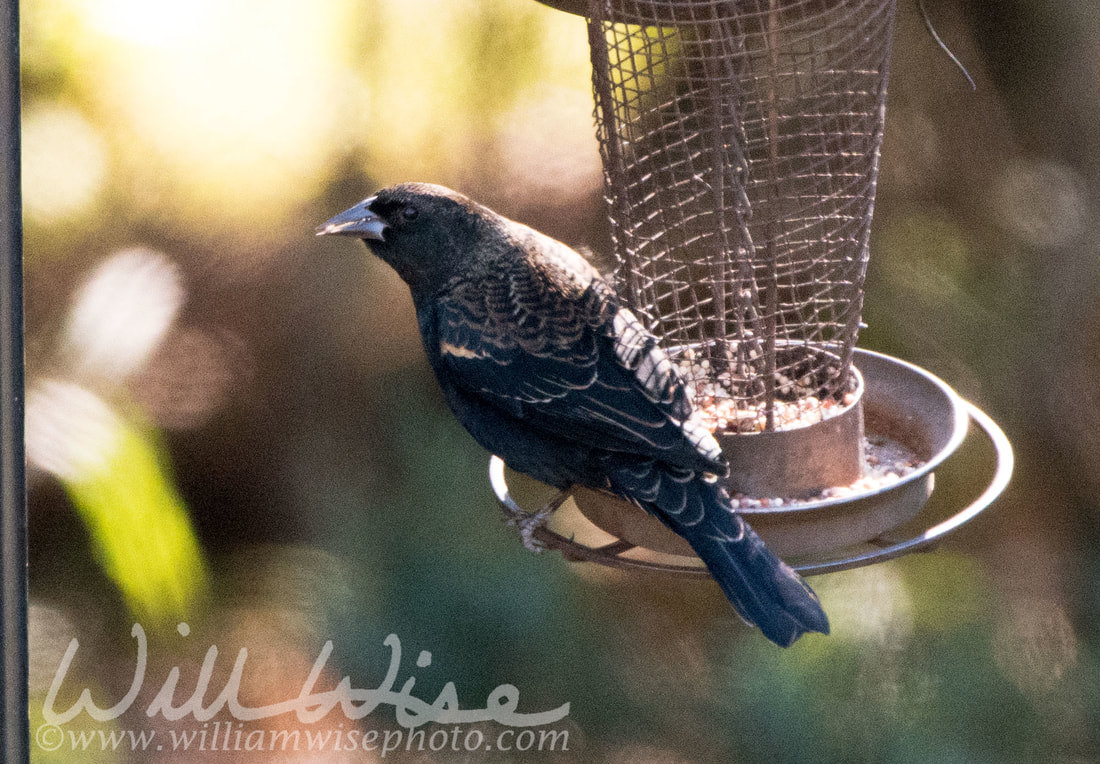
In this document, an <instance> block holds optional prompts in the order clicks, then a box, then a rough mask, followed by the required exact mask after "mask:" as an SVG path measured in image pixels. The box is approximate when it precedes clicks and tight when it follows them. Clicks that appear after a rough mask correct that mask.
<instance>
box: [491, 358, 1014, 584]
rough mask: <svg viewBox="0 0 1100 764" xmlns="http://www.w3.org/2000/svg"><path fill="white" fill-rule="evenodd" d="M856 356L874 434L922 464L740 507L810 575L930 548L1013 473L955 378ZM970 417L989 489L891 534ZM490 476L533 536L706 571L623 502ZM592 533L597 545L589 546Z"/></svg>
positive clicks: (595, 552) (996, 432) (592, 553)
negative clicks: (987, 446) (937, 517)
mask: <svg viewBox="0 0 1100 764" xmlns="http://www.w3.org/2000/svg"><path fill="white" fill-rule="evenodd" d="M855 361H856V364H857V366H858V368H859V369H860V370H861V371H862V373H863V378H864V381H865V384H866V391H865V396H864V410H865V413H866V428H867V432H868V433H869V436H870V437H871V438H876V439H885V440H886V441H887V442H894V443H896V444H898V445H900V446H902V447H904V448H905V449H906V450H908V451H911V452H913V453H915V454H916V455H917V456H918V457H919V458H920V459H921V464H920V466H919V467H917V468H915V469H913V470H911V471H910V472H909V473H908V474H905V475H902V476H900V477H899V479H898V480H897V481H895V482H893V483H891V484H889V485H885V486H882V487H877V488H874V489H871V490H866V491H862V492H859V491H857V492H854V493H853V494H851V495H849V496H839V497H835V498H825V499H817V500H811V501H805V502H797V503H786V502H785V503H784V504H783V505H782V506H768V507H763V506H762V507H757V508H742V509H739V510H738V511H739V512H740V513H741V514H742V515H743V516H744V517H745V518H746V519H747V520H748V521H749V523H750V524H751V525H752V526H753V527H754V528H755V529H756V530H757V532H758V533H759V534H760V536H761V537H762V538H763V539H764V541H765V542H766V543H767V544H768V546H769V547H770V548H771V549H772V550H773V551H774V552H775V553H776V554H779V555H780V556H784V557H788V558H798V561H799V564H796V565H794V567H795V569H796V570H798V571H799V572H800V573H803V574H804V575H810V574H819V573H828V572H835V571H839V570H847V569H850V568H855V567H861V566H864V565H869V564H872V563H876V562H881V561H883V560H888V559H892V558H894V557H898V556H901V555H903V554H906V553H908V552H912V551H916V550H918V549H923V548H926V547H928V546H929V545H931V544H932V543H933V542H935V541H937V540H938V539H940V538H942V537H943V536H945V535H947V534H948V533H950V532H951V531H953V530H955V529H957V528H958V527H960V526H961V525H963V524H964V523H966V522H968V521H970V520H971V519H973V518H974V517H976V516H977V515H978V514H979V513H981V512H982V511H983V510H984V509H986V508H987V507H988V506H989V505H990V504H991V503H992V502H993V501H994V500H995V499H996V498H997V497H998V496H999V495H1000V494H1001V492H1002V491H1003V490H1004V488H1005V487H1006V486H1007V484H1008V480H1009V477H1010V476H1011V473H1012V467H1013V454H1012V447H1011V445H1010V444H1009V442H1008V439H1007V438H1006V437H1005V435H1004V433H1003V432H1002V431H1001V430H1000V428H999V427H998V426H997V425H996V424H995V423H994V422H993V421H992V420H991V419H989V417H988V416H986V415H985V414H984V413H983V412H981V411H980V410H979V409H977V408H976V407H975V406H973V405H972V404H970V403H967V402H966V401H964V400H962V399H961V398H960V397H959V396H958V395H957V394H956V393H955V392H954V391H953V390H952V389H951V388H950V387H949V386H948V385H947V384H946V383H944V382H943V381H941V380H940V379H938V378H936V377H935V376H933V375H931V374H929V373H928V372H926V371H924V370H923V369H920V368H919V367H916V366H914V365H912V364H909V363H906V362H904V361H900V360H898V359H895V358H891V357H890V356H886V355H882V354H879V353H873V352H869V351H866V350H857V351H856V354H855ZM970 420H973V421H974V422H975V423H976V424H977V425H978V426H979V428H980V429H981V430H982V432H984V434H985V435H986V437H987V438H988V440H989V442H990V443H991V445H992V447H993V449H994V451H995V454H996V466H995V468H994V470H993V474H992V475H991V477H990V479H989V483H988V485H987V487H986V489H985V490H984V491H983V492H982V494H981V495H980V496H979V497H978V498H977V499H976V500H975V501H974V502H973V503H971V504H970V505H969V506H967V507H966V508H964V509H963V510H961V511H959V512H957V513H956V514H955V515H953V516H952V517H950V518H948V519H947V520H944V521H942V522H939V523H937V524H936V525H934V526H932V527H930V528H927V529H926V530H923V531H921V532H918V533H915V534H913V535H911V536H910V537H908V538H904V539H891V538H889V537H888V536H887V535H886V534H888V533H889V532H890V531H892V530H894V529H896V528H898V527H899V526H902V525H903V524H905V523H907V521H910V520H912V519H914V518H915V517H916V516H918V515H919V514H920V513H921V510H922V509H923V508H924V506H925V503H926V501H927V499H928V498H929V497H930V496H931V494H932V489H933V485H934V470H935V469H936V468H937V467H938V466H940V465H941V464H942V463H943V462H944V461H945V460H946V459H947V458H948V457H949V456H951V455H952V454H953V453H954V452H955V451H956V449H958V447H959V446H960V445H961V444H962V442H963V440H964V439H965V438H966V434H967V427H968V422H969V421H970ZM749 437H752V436H749ZM490 480H491V482H492V484H493V490H494V492H495V493H496V495H497V499H498V500H499V501H500V503H501V505H502V507H503V508H504V510H505V512H506V513H507V514H508V515H510V516H512V517H514V518H518V519H519V524H520V525H524V524H530V527H529V529H528V531H527V533H528V535H529V536H530V537H532V538H534V539H535V540H536V541H537V542H539V543H541V544H542V545H544V546H546V547H548V548H551V549H557V550H559V551H561V552H562V554H563V555H564V556H565V557H567V558H568V559H572V560H583V561H588V562H597V563H602V564H605V565H610V566H613V567H626V568H641V569H650V570H659V571H665V572H679V573H703V574H705V572H706V571H705V568H703V567H702V564H701V562H700V561H699V560H698V559H697V558H695V557H694V556H693V555H692V554H691V550H690V549H689V548H688V547H687V545H686V543H685V542H684V541H683V540H682V539H680V538H679V537H678V536H676V535H675V534H673V533H672V532H671V531H669V530H667V529H666V528H665V527H664V525H662V524H661V523H660V521H658V520H657V519H656V518H654V517H652V516H650V515H648V514H647V513H646V512H645V511H643V510H641V509H639V508H637V507H635V506H633V505H631V504H629V503H627V502H625V501H623V500H621V499H618V498H616V497H613V496H610V495H608V494H603V493H601V492H599V491H593V490H591V489H585V488H574V489H572V490H570V491H564V492H561V493H559V494H558V495H557V496H555V497H553V499H552V500H551V501H550V502H548V503H547V505H546V507H547V508H549V511H548V512H540V511H534V512H532V511H528V510H524V509H523V508H522V507H521V506H520V505H519V504H517V503H516V501H515V500H514V499H513V498H512V496H511V495H510V492H509V487H508V483H507V478H506V476H505V472H504V464H503V462H502V461H501V460H500V459H498V458H497V457H493V460H492V463H491V464H490ZM558 516H560V517H561V518H563V523H561V524H559V523H557V522H554V523H553V525H554V528H553V529H552V528H551V527H550V524H547V522H546V521H547V519H549V518H551V517H554V518H557V517H558ZM563 526H564V527H563ZM578 539H581V540H580V541H578ZM591 539H594V540H595V541H594V543H585V540H591Z"/></svg>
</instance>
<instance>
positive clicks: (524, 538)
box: [501, 497, 564, 554]
mask: <svg viewBox="0 0 1100 764" xmlns="http://www.w3.org/2000/svg"><path fill="white" fill-rule="evenodd" d="M562 501H564V497H558V498H555V499H553V500H552V501H550V502H548V503H547V504H546V505H545V506H543V508H542V509H540V510H538V511H537V512H527V511H525V510H523V509H519V508H518V507H516V508H513V507H509V506H507V505H501V510H502V511H503V512H504V524H505V525H507V526H509V527H510V528H517V529H519V540H520V542H522V544H523V548H524V549H526V550H527V551H529V552H534V553H535V554H539V553H541V552H544V551H546V549H547V546H546V543H545V542H543V541H542V540H541V539H538V538H536V536H535V534H536V533H537V532H538V530H539V529H540V528H543V527H545V525H546V520H547V518H549V517H550V515H552V514H553V513H554V511H555V510H557V508H558V507H560V506H561V503H562Z"/></svg>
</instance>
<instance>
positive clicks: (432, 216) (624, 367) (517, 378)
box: [317, 183, 829, 647]
mask: <svg viewBox="0 0 1100 764" xmlns="http://www.w3.org/2000/svg"><path fill="white" fill-rule="evenodd" d="M317 233H318V235H323V234H338V235H341V236H354V237H357V238H359V239H363V240H364V241H365V242H366V244H367V246H368V247H369V248H370V250H371V251H372V252H374V254H376V255H377V256H378V257H380V258H382V259H383V260H384V261H386V262H387V263H389V264H390V265H391V266H392V267H393V268H394V269H395V270H396V271H397V273H398V274H399V275H400V276H401V278H402V279H403V280H404V281H405V283H407V284H408V286H409V289H410V290H411V292H412V298H413V302H414V304H415V306H416V317H417V321H418V323H419V325H420V335H421V338H422V339H423V341H424V347H425V349H426V350H427V353H428V359H429V360H430V362H431V365H432V369H433V370H434V371H435V374H436V377H437V378H438V380H439V384H440V385H441V387H442V388H443V394H444V396H445V398H446V400H447V403H448V404H449V405H450V407H451V410H452V411H453V412H454V413H455V415H456V416H457V417H458V419H459V421H461V422H462V424H463V425H465V427H466V429H467V430H469V431H470V434H472V435H473V436H474V438H475V439H476V440H477V441H478V443H480V444H481V445H482V446H483V447H485V448H486V449H488V450H489V451H491V452H492V453H494V454H496V455H498V456H500V457H501V458H502V459H504V461H505V463H506V464H508V466H510V467H511V468H512V469H515V470H518V471H519V472H523V473H525V474H527V475H530V476H531V477H533V478H535V479H536V480H540V481H542V482H544V483H548V484H550V485H553V486H557V487H559V488H567V487H569V486H570V485H574V484H580V485H584V486H589V487H592V488H598V489H603V490H606V491H610V492H611V493H614V494H617V495H619V496H622V497H624V498H626V499H628V500H629V501H631V502H633V503H634V504H636V505H637V506H639V507H641V508H642V509H644V510H646V511H647V512H650V513H651V514H653V515H655V516H657V517H658V518H660V519H661V521H663V522H664V523H665V525H667V526H668V527H669V528H671V529H672V530H673V531H675V532H676V533H678V534H680V535H681V536H683V537H684V539H686V540H687V542H688V543H689V544H690V545H691V547H692V549H694V550H695V552H696V554H698V555H699V557H700V558H701V559H702V560H703V562H704V563H706V565H707V568H708V569H709V570H710V573H711V575H713V576H714V578H715V580H716V581H717V582H718V585H719V586H721V588H722V591H724V592H725V594H726V596H727V597H728V598H729V600H730V602H731V603H733V606H734V608H736V609H737V612H738V613H740V614H741V616H742V617H743V618H744V619H745V620H746V621H748V622H749V623H751V624H755V625H757V626H758V627H760V630H761V631H762V632H763V633H764V635H765V636H766V637H767V638H768V639H770V640H772V641H773V642H775V643H776V644H779V645H781V646H784V647H786V646H789V645H791V644H792V643H793V642H794V641H795V640H796V639H798V637H799V636H801V635H802V634H803V633H804V632H807V631H818V632H822V633H826V634H827V633H828V631H829V622H828V619H827V618H826V616H825V612H824V611H823V610H822V609H821V605H820V603H819V602H818V599H817V597H816V595H815V594H814V593H813V591H812V590H811V589H810V587H809V586H807V585H806V583H805V582H804V581H803V580H802V579H801V578H800V577H799V575H798V574H797V573H795V572H794V570H792V569H791V568H790V567H789V566H788V565H786V564H785V563H784V562H782V561H781V560H780V559H779V558H777V557H776V556H775V555H773V554H772V553H771V552H770V551H768V549H767V548H766V547H765V546H764V542H763V541H762V540H761V539H760V537H759V536H757V535H756V533H755V532H754V531H753V530H752V528H750V527H749V526H748V524H747V523H746V522H745V521H744V520H743V519H742V518H741V517H740V516H739V515H738V514H737V513H736V512H734V510H733V509H731V506H730V500H729V496H728V494H727V493H726V491H725V489H724V488H723V487H722V486H721V484H720V482H719V477H722V476H725V475H727V474H728V473H729V467H728V465H727V463H726V461H725V459H724V457H723V456H722V452H721V449H720V448H719V446H718V443H717V441H716V440H715V439H714V437H713V436H712V435H711V434H710V432H708V431H707V430H706V429H705V428H704V427H703V426H702V425H701V424H699V423H698V421H697V420H696V419H695V418H694V417H693V416H692V405H691V401H690V400H689V398H688V394H687V389H686V387H685V385H684V382H683V380H682V379H681V378H680V376H679V374H678V373H677V371H676V369H675V367H674V365H673V363H672V362H671V360H670V359H669V356H668V354H667V353H666V352H665V351H664V350H663V349H662V348H661V347H660V345H658V344H657V340H656V339H655V338H654V336H653V335H652V334H650V333H649V331H647V330H646V329H645V327H644V326H643V325H642V324H641V323H640V322H639V321H638V319H637V318H635V317H634V315H633V314H632V313H631V312H630V310H628V309H627V308H625V307H623V306H621V305H620V304H619V301H618V299H617V298H616V296H615V292H614V290H613V289H612V288H611V287H610V286H609V285H608V284H607V282H606V281H604V279H603V278H601V276H600V275H599V273H597V271H596V270H595V268H593V267H592V266H591V265H589V263H588V262H587V261H585V259H584V258H582V257H581V256H580V255H579V254H577V253H576V252H574V251H573V250H572V249H570V248H569V247H567V246H565V245H564V244H562V243H561V242H559V241H556V240H554V239H551V238H550V237H548V236H545V235H543V234H541V233H539V232H538V231H535V230H534V229H532V228H529V227H527V226H525V225H522V224H521V223H517V222H515V221H512V220H509V219H507V218H505V217H503V216H501V215H498V214H497V213H495V212H493V211H492V210H490V209H488V208H486V207H483V206H481V205H479V204H476V203H475V202H473V201H471V200H470V199H468V198H466V197H465V196H463V195H461V194H459V193H456V192H454V191H451V190H450V189H447V188H443V187H442V186H434V185H428V184H419V183H410V184H403V185H399V186H393V187H391V188H387V189H384V190H382V191H379V192H378V193H377V194H376V195H374V196H372V197H370V198H369V199H366V200H364V201H362V202H360V203H359V204H357V205H355V206H354V207H352V208H351V209H349V210H347V211H345V212H342V213H340V214H339V215H337V216H336V217H334V218H332V219H331V220H329V221H328V222H326V223H324V224H323V225H321V226H320V227H319V228H318V229H317Z"/></svg>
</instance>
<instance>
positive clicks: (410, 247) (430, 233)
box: [317, 183, 495, 296]
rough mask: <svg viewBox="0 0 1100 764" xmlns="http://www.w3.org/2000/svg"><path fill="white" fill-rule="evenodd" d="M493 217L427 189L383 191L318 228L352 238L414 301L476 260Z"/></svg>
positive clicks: (450, 194) (448, 193)
mask: <svg viewBox="0 0 1100 764" xmlns="http://www.w3.org/2000/svg"><path fill="white" fill-rule="evenodd" d="M494 217H495V214H494V213H492V212H491V211H489V210H488V209H486V208H484V207H482V206H481V205H479V204H476V203H474V202H472V201H471V200H470V199H467V198H466V197H465V196H463V195H462V194H460V193H458V192H456V191H452V190H450V189H449V188H444V187H443V186H434V185H430V184H427V183H403V184H401V185H398V186H391V187H389V188H384V189H382V190H381V191H379V192H378V193H377V194H375V195H374V196H372V197H370V198H368V199H364V200H363V201H361V202H359V204H356V205H355V206H354V207H352V208H350V209H348V210H345V211H344V212H341V213H340V214H339V215H337V216H336V217H334V218H332V219H331V220H328V221H326V222H325V223H322V224H321V225H320V226H318V228H317V235H318V236H325V235H329V234H333V235H337V236H354V237H356V238H358V239H362V240H363V241H364V242H365V243H366V245H367V247H368V248H369V249H370V250H371V251H372V252H374V254H376V255H378V256H379V257H380V258H382V259H383V260H385V261H386V262H387V263H389V264H390V265H391V266H392V267H393V268H394V270H396V271H397V273H398V275H399V276H401V278H402V279H404V281H405V283H407V284H408V285H409V287H410V288H411V289H412V292H413V295H414V296H417V295H418V294H423V295H429V294H431V293H433V292H434V291H435V290H437V289H438V288H439V287H441V286H443V285H444V284H445V283H446V282H447V281H448V280H449V279H450V278H451V277H452V276H454V275H456V274H457V273H460V272H461V271H462V270H463V269H464V268H467V267H468V266H469V264H470V260H471V258H473V257H475V256H476V253H477V251H478V249H479V243H480V241H481V239H482V238H483V236H485V235H486V229H487V227H491V219H492V218H494Z"/></svg>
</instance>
